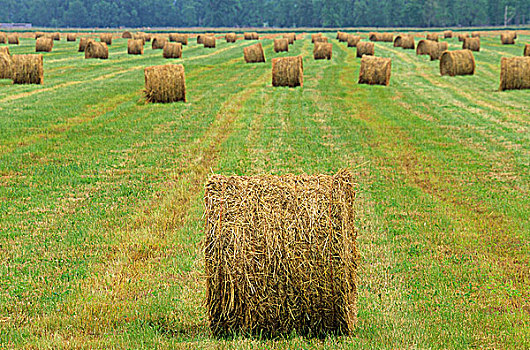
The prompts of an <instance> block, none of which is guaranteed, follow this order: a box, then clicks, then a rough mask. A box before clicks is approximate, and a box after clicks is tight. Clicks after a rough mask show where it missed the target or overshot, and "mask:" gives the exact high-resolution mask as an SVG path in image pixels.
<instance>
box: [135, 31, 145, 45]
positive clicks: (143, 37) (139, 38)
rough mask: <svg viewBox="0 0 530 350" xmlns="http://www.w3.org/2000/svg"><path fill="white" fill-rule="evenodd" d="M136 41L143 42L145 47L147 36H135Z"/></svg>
mask: <svg viewBox="0 0 530 350" xmlns="http://www.w3.org/2000/svg"><path fill="white" fill-rule="evenodd" d="M133 39H134V40H142V42H143V43H144V45H145V36H144V35H143V34H134V35H133Z"/></svg>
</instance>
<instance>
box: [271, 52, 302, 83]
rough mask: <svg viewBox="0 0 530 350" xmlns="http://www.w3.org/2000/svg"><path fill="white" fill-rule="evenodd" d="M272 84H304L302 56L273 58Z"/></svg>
mask: <svg viewBox="0 0 530 350" xmlns="http://www.w3.org/2000/svg"><path fill="white" fill-rule="evenodd" d="M272 86H288V87H296V86H300V87H302V86H304V65H303V61H302V56H295V57H277V58H273V59H272Z"/></svg>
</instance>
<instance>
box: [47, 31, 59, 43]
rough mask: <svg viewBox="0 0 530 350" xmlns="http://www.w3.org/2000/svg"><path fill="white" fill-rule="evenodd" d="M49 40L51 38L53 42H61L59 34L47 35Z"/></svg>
mask: <svg viewBox="0 0 530 350" xmlns="http://www.w3.org/2000/svg"><path fill="white" fill-rule="evenodd" d="M49 35H50V38H52V39H53V40H54V41H61V33H58V32H56V33H51V34H49Z"/></svg>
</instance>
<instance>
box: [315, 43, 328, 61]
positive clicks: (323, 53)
mask: <svg viewBox="0 0 530 350" xmlns="http://www.w3.org/2000/svg"><path fill="white" fill-rule="evenodd" d="M332 54H333V44H331V43H323V42H315V46H314V47H313V58H314V59H315V60H330V59H331V56H332Z"/></svg>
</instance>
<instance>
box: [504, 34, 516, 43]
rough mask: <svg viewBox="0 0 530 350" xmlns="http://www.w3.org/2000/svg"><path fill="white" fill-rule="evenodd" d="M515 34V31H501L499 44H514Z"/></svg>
mask: <svg viewBox="0 0 530 350" xmlns="http://www.w3.org/2000/svg"><path fill="white" fill-rule="evenodd" d="M516 37H517V34H515V32H509V33H501V44H503V45H514V44H515V38H516Z"/></svg>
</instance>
